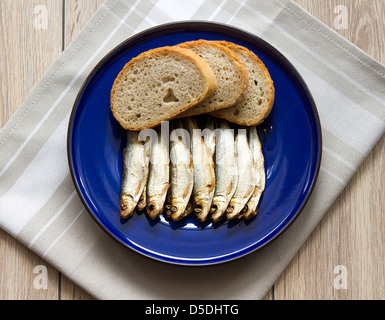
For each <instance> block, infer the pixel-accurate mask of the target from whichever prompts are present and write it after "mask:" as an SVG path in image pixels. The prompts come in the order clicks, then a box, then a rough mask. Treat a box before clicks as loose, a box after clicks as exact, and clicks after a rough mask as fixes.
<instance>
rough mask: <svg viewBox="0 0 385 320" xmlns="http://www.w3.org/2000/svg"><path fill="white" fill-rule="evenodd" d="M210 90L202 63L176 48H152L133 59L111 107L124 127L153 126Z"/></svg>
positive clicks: (121, 77)
mask: <svg viewBox="0 0 385 320" xmlns="http://www.w3.org/2000/svg"><path fill="white" fill-rule="evenodd" d="M206 91H207V79H205V77H204V76H203V75H202V70H201V68H200V67H199V65H198V64H197V63H196V62H195V61H194V60H193V59H190V58H187V57H186V56H184V55H183V54H181V53H180V52H178V51H175V50H172V49H170V50H161V48H159V50H156V49H154V50H151V52H147V53H145V54H141V55H139V56H138V57H137V58H134V59H133V60H131V61H130V62H129V63H128V64H127V65H126V66H125V67H124V68H123V70H122V71H121V72H120V74H119V75H118V77H117V78H116V80H115V83H114V86H113V89H112V91H111V109H112V112H113V114H114V116H115V118H116V119H117V120H118V122H119V123H120V124H121V125H122V126H123V127H124V128H125V129H131V130H140V129H144V128H150V127H153V126H155V125H157V124H159V123H160V122H161V121H163V120H167V119H169V118H171V117H172V116H173V115H175V114H177V113H179V112H181V110H182V111H183V110H186V109H187V108H188V107H190V106H191V105H192V104H194V102H195V101H197V100H200V99H201V97H202V95H204V94H205V93H206Z"/></svg>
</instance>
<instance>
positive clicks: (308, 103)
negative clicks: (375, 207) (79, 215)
mask: <svg viewBox="0 0 385 320" xmlns="http://www.w3.org/2000/svg"><path fill="white" fill-rule="evenodd" d="M196 39H207V40H227V41H232V42H234V43H238V44H240V45H243V46H245V47H247V48H249V49H250V50H251V51H253V52H255V53H256V54H257V55H258V56H259V57H260V58H261V60H262V61H263V62H264V63H265V65H266V67H267V68H268V70H269V72H270V74H271V77H272V79H273V81H274V85H275V90H276V96H275V103H274V107H273V110H272V112H271V114H270V116H269V117H268V118H267V119H266V120H265V121H264V122H263V124H261V125H259V126H258V132H259V134H260V137H261V142H262V146H263V153H264V156H265V167H266V189H265V192H264V193H263V196H262V198H261V202H260V209H259V213H258V215H257V217H256V218H254V219H252V220H251V221H248V222H245V221H243V220H241V221H234V222H233V221H230V222H224V223H222V224H219V225H213V224H211V223H206V224H204V225H202V224H200V223H198V222H197V220H196V219H195V217H194V216H191V217H189V218H187V219H185V220H183V221H180V222H178V223H172V222H168V221H167V220H165V219H164V218H163V217H162V218H160V219H158V220H156V221H151V220H150V219H149V218H147V216H146V214H137V213H135V214H134V216H133V217H132V218H130V219H128V220H121V219H120V216H119V193H120V182H121V176H122V151H123V148H124V145H125V137H126V135H125V131H124V130H123V129H122V128H121V127H120V125H119V124H118V122H117V121H116V120H115V119H114V117H113V116H112V113H111V111H110V91H111V87H112V84H113V82H114V79H115V77H116V76H117V75H118V73H119V72H120V70H121V69H122V68H123V66H124V65H125V64H126V63H127V62H128V61H129V60H130V59H131V58H133V57H135V56H137V55H138V54H140V53H141V52H144V51H146V50H149V49H152V48H155V47H160V46H166V45H175V44H177V43H180V42H184V41H188V40H196ZM321 144H322V141H321V130H320V122H319V117H318V114H317V109H316V106H315V104H314V101H313V99H312V96H311V94H310V92H309V90H308V88H307V86H306V84H305V83H304V81H303V79H302V78H301V76H300V75H299V73H298V72H297V71H296V70H295V68H294V67H293V66H292V65H291V63H290V62H289V61H288V60H287V59H286V58H285V57H284V56H283V55H282V54H280V53H279V52H278V51H277V50H276V49H274V48H273V47H272V46H271V45H269V44H268V43H266V42H265V41H263V40H261V39H260V38H258V37H256V36H255V35H252V34H250V33H247V32H245V31H242V30H239V29H236V28H233V27H230V26H227V25H221V24H217V23H208V22H201V21H196V22H191V21H190V22H179V23H171V24H165V25H161V26H157V27H154V28H151V29H148V30H146V31H144V32H141V33H139V34H137V35H135V36H134V37H132V38H130V39H128V40H126V41H124V42H123V43H121V44H120V45H119V46H118V47H116V48H115V49H114V50H112V51H111V52H110V53H109V54H108V55H107V56H106V57H105V58H104V59H103V60H102V61H101V62H100V63H99V64H98V65H97V66H96V67H95V69H94V70H93V71H92V73H91V74H90V76H89V77H88V79H87V80H86V81H85V83H84V85H83V87H82V89H81V90H80V92H79V95H78V97H77V100H76V102H75V105H74V107H73V111H72V115H71V119H70V123H69V128H68V160H69V167H70V171H71V174H72V178H73V181H74V184H75V187H76V189H77V191H78V193H79V196H80V198H81V199H82V201H83V203H84V205H85V207H86V208H87V209H88V211H89V213H90V214H91V216H92V217H93V218H94V219H95V220H96V222H97V223H98V224H99V225H100V226H101V227H102V228H103V229H104V230H105V231H106V232H107V233H108V234H109V235H111V236H112V237H113V238H114V239H116V240H117V241H118V242H120V243H121V244H123V245H125V246H127V247H128V248H131V249H133V250H134V251H136V252H139V253H141V254H143V255H145V256H147V257H151V258H153V259H156V260H160V261H164V262H168V263H174V264H182V265H209V264H216V263H222V262H226V261H229V260H233V259H236V258H239V257H242V256H244V255H246V254H249V253H251V252H253V251H255V250H257V249H259V248H261V247H263V246H265V245H266V244H268V243H270V242H271V241H272V240H273V239H275V238H276V237H277V236H278V235H280V234H281V233H282V232H283V231H284V230H285V229H286V228H287V227H288V226H289V225H290V223H291V222H292V221H293V220H294V219H295V218H296V217H297V216H298V214H299V213H300V212H301V210H302V208H303V206H304V205H305V203H306V202H307V200H308V198H309V195H310V193H311V191H312V189H313V186H314V183H315V180H316V178H317V175H318V171H319V167H320V161H321Z"/></svg>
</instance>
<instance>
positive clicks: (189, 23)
mask: <svg viewBox="0 0 385 320" xmlns="http://www.w3.org/2000/svg"><path fill="white" fill-rule="evenodd" d="M189 27H190V28H191V29H192V30H194V29H195V28H197V27H198V28H199V30H202V29H205V28H211V29H210V31H211V30H212V29H213V28H214V29H215V27H218V28H220V30H219V31H223V30H224V29H227V30H230V31H231V32H236V33H237V34H242V36H243V37H245V38H246V39H250V38H252V39H256V41H257V42H258V43H260V44H262V46H264V47H268V48H269V50H271V51H273V52H274V53H275V54H276V55H277V56H278V57H279V58H280V61H281V62H282V63H284V64H285V65H286V66H287V67H288V68H287V69H288V70H289V72H290V73H292V74H294V76H295V78H296V79H297V81H298V82H299V83H300V85H301V86H302V87H303V89H304V91H305V95H306V98H307V99H308V100H309V101H310V104H311V106H312V111H313V113H314V116H315V120H316V121H315V123H316V126H315V127H316V129H317V130H316V131H317V133H318V150H317V153H318V156H317V160H316V168H315V173H314V177H313V179H312V181H311V184H310V187H309V189H308V192H307V194H306V196H305V198H304V200H303V202H302V204H301V206H300V207H299V208H298V210H297V212H296V213H295V214H294V216H293V217H292V218H291V220H290V221H289V222H288V223H287V224H286V225H285V226H284V227H283V228H282V229H281V230H280V231H279V232H277V233H276V234H275V235H274V236H272V237H271V238H270V239H269V240H267V241H266V242H265V243H263V244H261V245H260V246H257V247H255V248H252V247H253V246H252V245H251V246H248V247H244V248H241V249H240V250H238V251H237V252H241V253H240V254H238V255H235V256H232V255H234V252H233V253H229V254H228V255H226V256H230V258H226V256H225V257H223V258H219V257H213V258H205V259H204V260H198V259H197V260H189V259H188V258H186V259H185V260H183V258H179V257H178V258H175V259H174V258H173V259H165V258H164V257H163V258H162V256H161V255H160V254H158V255H155V254H152V252H149V250H147V251H145V250H143V251H141V250H139V249H136V248H133V247H132V246H130V245H129V244H128V243H126V242H123V241H122V240H121V239H119V238H118V237H117V236H116V235H114V234H113V233H112V232H111V231H110V230H108V229H107V227H106V226H105V225H104V224H103V223H101V221H99V219H97V217H96V216H95V214H94V213H93V212H92V210H91V209H90V208H89V206H88V204H87V203H86V201H85V199H84V195H83V193H82V192H81V191H80V187H79V184H78V181H77V178H76V176H75V173H74V168H73V161H72V156H71V155H72V152H71V142H72V128H73V124H74V118H75V114H76V111H77V109H78V105H79V101H80V99H81V97H82V94H83V92H84V89H85V88H86V87H87V85H88V84H89V82H90V80H91V79H92V78H93V76H94V75H95V74H96V73H97V72H98V70H99V69H100V67H101V66H102V65H103V64H104V62H105V61H107V60H108V59H109V58H110V57H112V56H114V55H115V53H116V52H117V51H119V50H120V49H121V48H122V47H124V46H125V45H126V44H127V43H130V42H134V41H138V40H140V39H142V38H144V37H145V36H148V35H150V34H151V33H152V32H153V31H157V32H162V31H166V30H169V29H170V28H177V29H180V28H185V29H186V28H189ZM214 31H216V30H214ZM322 145H323V137H322V129H321V121H320V117H319V113H318V108H317V105H316V103H315V100H314V98H313V96H312V94H311V91H310V89H309V87H308V85H307V83H306V82H305V80H304V79H303V77H302V75H301V74H300V73H299V71H298V70H297V69H296V68H295V67H294V65H293V64H292V63H291V62H290V61H289V60H288V58H286V56H285V55H283V54H282V53H281V52H280V51H279V50H277V49H276V48H275V47H274V46H273V45H271V44H270V43H269V42H267V41H266V40H264V39H262V38H260V37H259V36H257V35H255V34H253V33H251V32H249V31H246V30H244V29H241V28H238V27H234V26H232V25H229V24H226V23H222V22H209V21H206V20H184V21H175V22H167V23H163V24H159V25H156V26H153V27H150V28H146V29H144V30H142V31H140V32H138V33H136V34H133V35H131V36H130V37H128V38H127V39H125V40H123V41H122V42H120V43H119V44H117V45H116V46H115V47H114V48H112V49H111V50H110V51H109V52H108V53H107V54H105V55H104V56H103V58H102V59H100V60H99V62H98V63H97V64H96V65H95V66H94V67H93V69H92V70H91V71H90V72H89V74H88V75H87V77H86V79H85V80H84V81H83V83H82V85H81V87H80V89H79V91H78V93H77V95H76V99H75V101H74V103H73V105H72V109H71V114H70V118H69V122H68V128H67V162H68V166H69V170H70V174H71V178H72V181H73V184H74V186H75V189H76V192H77V194H78V196H79V198H80V200H81V201H82V204H83V206H84V208H85V209H86V210H87V212H88V214H89V215H90V216H91V217H92V219H93V220H94V221H95V222H96V223H97V225H98V226H99V227H101V228H102V230H103V231H104V232H105V233H106V234H108V235H109V236H110V237H111V238H112V239H114V240H115V241H117V242H118V243H119V244H121V245H122V246H124V247H125V248H129V249H130V250H131V251H132V252H135V253H136V254H139V255H140V256H142V257H146V258H148V259H150V260H151V261H158V262H162V263H167V264H170V265H177V266H191V267H204V266H211V265H218V264H223V263H228V262H231V261H234V260H238V259H240V258H243V257H246V256H248V255H249V254H251V253H253V252H256V251H258V250H260V249H262V248H264V247H265V246H267V245H268V244H271V243H272V242H273V241H274V240H276V239H277V238H279V236H280V235H282V234H283V233H284V232H285V231H286V230H287V229H288V228H289V226H291V224H292V223H293V222H294V221H295V220H296V219H297V218H298V216H299V215H300V214H301V212H302V211H303V209H304V207H305V206H306V204H307V203H308V201H309V199H310V197H311V195H312V193H313V190H314V187H315V184H316V182H317V180H318V176H319V172H320V168H321V162H322ZM250 248H251V249H250ZM244 250H247V251H246V252H242V251H244ZM210 260H215V261H213V262H211V261H210ZM217 260H218V261H217Z"/></svg>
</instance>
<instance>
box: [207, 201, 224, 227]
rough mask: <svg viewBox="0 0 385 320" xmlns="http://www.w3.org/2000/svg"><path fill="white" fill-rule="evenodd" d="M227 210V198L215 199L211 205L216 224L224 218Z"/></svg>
mask: <svg viewBox="0 0 385 320" xmlns="http://www.w3.org/2000/svg"><path fill="white" fill-rule="evenodd" d="M226 209H227V201H226V199H225V198H223V199H221V198H219V197H218V198H214V199H213V203H212V204H211V208H210V214H211V218H212V220H213V221H214V222H218V221H219V220H221V219H222V218H223V216H224V215H225V213H226Z"/></svg>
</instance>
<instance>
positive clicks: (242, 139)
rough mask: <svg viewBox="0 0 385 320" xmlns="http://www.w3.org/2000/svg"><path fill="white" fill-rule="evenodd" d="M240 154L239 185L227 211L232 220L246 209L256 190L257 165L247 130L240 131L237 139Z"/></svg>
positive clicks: (238, 160) (228, 217)
mask: <svg viewBox="0 0 385 320" xmlns="http://www.w3.org/2000/svg"><path fill="white" fill-rule="evenodd" d="M236 147H237V154H238V159H237V163H238V176H239V179H238V185H237V189H236V190H235V193H234V195H233V197H232V198H231V200H230V203H229V206H228V207H227V209H226V217H227V219H229V220H231V219H234V218H235V217H237V216H238V214H239V213H240V212H241V211H242V209H243V208H244V207H245V205H246V203H247V201H249V199H250V197H251V195H252V194H253V192H254V189H255V164H254V159H253V154H252V152H251V150H250V146H249V143H248V141H247V131H246V129H239V130H238V134H237V137H236Z"/></svg>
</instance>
